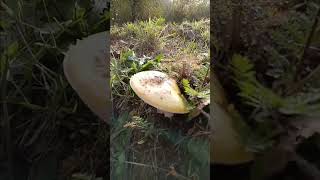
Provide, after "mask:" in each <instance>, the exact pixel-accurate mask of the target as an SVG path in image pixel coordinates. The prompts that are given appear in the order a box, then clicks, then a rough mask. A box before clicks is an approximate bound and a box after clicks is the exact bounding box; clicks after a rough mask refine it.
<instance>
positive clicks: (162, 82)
mask: <svg viewBox="0 0 320 180" xmlns="http://www.w3.org/2000/svg"><path fill="white" fill-rule="evenodd" d="M130 86H131V87H132V89H133V91H134V92H135V93H136V94H137V96H139V97H140V98H141V99H142V100H143V101H145V102H146V103H147V104H149V105H151V106H153V107H155V108H157V109H160V110H162V111H166V112H171V113H188V112H189V111H188V109H187V106H186V104H185V101H184V99H183V97H182V96H181V92H180V89H179V88H178V85H177V83H176V82H175V80H173V79H171V78H169V76H168V75H167V74H165V73H162V72H159V71H143V72H139V73H137V74H135V75H133V76H132V77H131V78H130Z"/></svg>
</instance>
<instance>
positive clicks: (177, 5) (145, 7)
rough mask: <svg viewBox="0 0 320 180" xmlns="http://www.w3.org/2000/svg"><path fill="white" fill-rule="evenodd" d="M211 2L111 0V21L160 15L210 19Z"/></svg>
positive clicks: (195, 0)
mask: <svg viewBox="0 0 320 180" xmlns="http://www.w3.org/2000/svg"><path fill="white" fill-rule="evenodd" d="M209 3H210V1H209V0H160V1H159V0H139V1H138V0H111V14H112V20H111V22H112V23H115V24H121V23H126V22H129V21H131V22H132V21H135V20H148V19H149V18H159V17H162V18H165V19H166V20H168V21H173V22H182V21H184V20H200V19H204V18H208V19H209V18H210V7H209Z"/></svg>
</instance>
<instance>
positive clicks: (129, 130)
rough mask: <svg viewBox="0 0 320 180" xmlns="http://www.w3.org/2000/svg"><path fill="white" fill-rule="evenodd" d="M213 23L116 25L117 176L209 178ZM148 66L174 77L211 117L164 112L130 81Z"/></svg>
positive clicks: (114, 168)
mask: <svg viewBox="0 0 320 180" xmlns="http://www.w3.org/2000/svg"><path fill="white" fill-rule="evenodd" d="M209 26H210V21H209V20H206V19H204V20H200V21H193V22H188V21H184V22H181V23H170V22H166V21H165V20H164V19H162V18H159V19H151V20H149V21H137V22H135V23H127V24H124V25H121V26H117V25H114V26H112V28H111V85H112V102H113V112H114V119H115V120H114V123H113V125H112V131H111V153H112V155H111V162H112V170H111V171H112V177H113V178H115V179H121V178H124V179H145V178H146V177H153V179H207V178H208V177H209V151H208V150H209V146H208V135H209V134H210V133H209V131H208V127H207V121H208V119H207V117H206V115H207V114H206V113H209V108H208V103H209V100H210V78H209V76H210V72H209V70H210V68H209V65H210V64H209V62H210V61H209ZM145 70H159V71H162V72H165V73H167V74H168V75H169V76H170V77H172V78H174V79H175V80H176V81H177V83H178V86H179V87H180V89H181V92H182V94H183V95H184V96H185V97H186V98H187V101H188V102H189V103H190V105H191V106H193V107H200V106H201V108H200V109H201V110H204V113H205V114H206V115H203V114H202V113H200V110H197V108H195V110H194V111H192V112H191V113H189V114H186V115H177V114H176V115H174V116H173V118H172V119H169V118H166V117H164V116H163V114H158V113H157V110H156V108H154V107H152V106H150V105H148V104H146V103H144V102H143V101H142V100H141V99H140V98H139V97H137V96H136V95H135V94H134V92H133V91H132V89H131V87H130V85H129V79H130V76H132V75H133V74H135V73H137V72H140V71H145ZM183 82H184V83H183ZM186 82H187V83H186ZM200 94H201V95H202V96H200Z"/></svg>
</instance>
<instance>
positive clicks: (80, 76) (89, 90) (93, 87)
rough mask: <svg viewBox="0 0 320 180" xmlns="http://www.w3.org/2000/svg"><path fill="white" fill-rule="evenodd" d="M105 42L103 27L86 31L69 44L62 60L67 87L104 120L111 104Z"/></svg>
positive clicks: (107, 37) (106, 41)
mask: <svg viewBox="0 0 320 180" xmlns="http://www.w3.org/2000/svg"><path fill="white" fill-rule="evenodd" d="M107 46H109V33H107V32H106V31H105V32H100V33H97V34H94V35H90V36H88V37H86V38H84V39H82V40H77V42H76V44H75V45H71V46H70V47H69V50H68V51H67V52H66V53H65V58H64V61H63V70H64V74H65V76H66V79H67V80H68V82H69V84H70V85H71V87H72V88H73V89H74V90H75V91H76V92H77V94H78V95H79V97H80V98H81V99H82V101H83V102H84V103H85V104H86V105H87V106H88V107H89V108H90V109H91V111H93V112H94V113H95V114H96V115H98V117H99V118H101V119H102V120H104V121H106V122H107V121H109V120H108V119H109V118H108V107H110V105H111V104H110V105H108V103H111V101H110V96H109V94H110V86H109V83H108V79H109V78H107V75H108V74H107V68H108V67H109V65H108V63H109V61H108V59H107V58H108V56H107V55H106V50H108V49H109V48H108V47H107Z"/></svg>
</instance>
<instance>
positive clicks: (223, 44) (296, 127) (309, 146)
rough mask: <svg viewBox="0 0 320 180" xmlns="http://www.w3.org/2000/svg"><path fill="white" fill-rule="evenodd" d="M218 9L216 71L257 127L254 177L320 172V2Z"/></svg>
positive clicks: (250, 137)
mask: <svg viewBox="0 0 320 180" xmlns="http://www.w3.org/2000/svg"><path fill="white" fill-rule="evenodd" d="M212 8H213V9H212V12H213V13H212V21H213V22H212V24H213V26H212V27H211V30H212V31H213V33H212V36H211V38H212V40H211V42H213V46H214V48H213V52H211V53H212V55H213V56H212V57H213V61H212V63H213V68H214V70H213V71H214V73H215V74H216V75H217V76H218V78H219V79H220V81H221V83H222V85H223V87H224V89H225V91H226V93H227V96H228V99H229V101H230V102H231V103H232V104H233V105H234V106H235V108H236V109H237V110H238V111H239V112H240V114H241V118H239V119H238V120H241V121H244V122H246V123H247V125H248V127H249V130H247V131H246V132H244V134H246V135H247V142H246V144H247V147H248V149H251V151H253V152H255V153H256V155H257V158H256V160H255V162H254V163H253V165H252V167H251V169H250V171H251V176H252V177H251V179H299V180H300V179H301V180H302V179H319V178H320V176H319V175H320V173H319V170H320V158H319V156H318V154H319V152H320V148H319V133H320V121H319V112H320V111H319V106H320V99H319V95H320V91H319V90H320V86H319V85H320V78H319V77H320V76H319V69H320V63H319V59H320V39H319V37H320V24H319V23H318V21H319V18H320V17H319V1H259V0H258V1H251V2H247V1H242V4H233V3H232V1H222V0H221V1H220V0H218V1H215V3H214V4H213V7H212ZM230 113H232V112H230ZM275 162H276V163H275Z"/></svg>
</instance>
